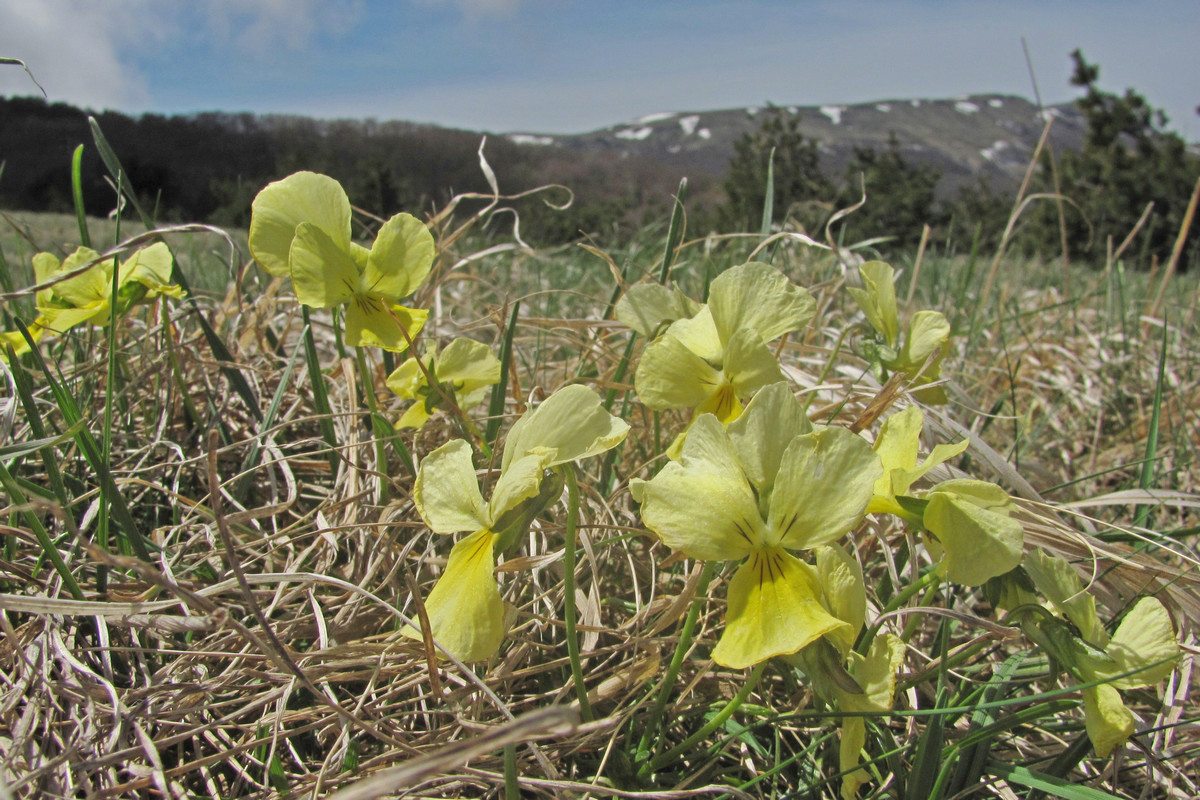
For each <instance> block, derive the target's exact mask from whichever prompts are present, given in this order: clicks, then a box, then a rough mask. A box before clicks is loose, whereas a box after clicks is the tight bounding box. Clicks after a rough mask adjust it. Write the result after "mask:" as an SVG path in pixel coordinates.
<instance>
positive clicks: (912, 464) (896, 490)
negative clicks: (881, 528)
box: [867, 406, 970, 517]
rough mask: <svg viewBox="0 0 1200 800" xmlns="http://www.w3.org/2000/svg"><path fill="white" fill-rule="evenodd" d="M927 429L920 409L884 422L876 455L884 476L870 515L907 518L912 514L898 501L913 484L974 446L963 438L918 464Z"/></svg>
mask: <svg viewBox="0 0 1200 800" xmlns="http://www.w3.org/2000/svg"><path fill="white" fill-rule="evenodd" d="M924 427H925V414H924V412H923V411H921V409H920V407H919V406H909V407H908V408H906V409H904V410H903V411H899V412H897V413H895V414H892V415H891V416H890V417H888V418H887V419H886V420H884V422H883V426H882V427H881V428H880V430H879V436H878V437H877V438H876V439H875V452H876V453H878V454H879V460H880V462H882V464H883V476H882V477H880V479H879V480H878V482H876V484H875V496H874V497H872V498H871V503H870V504H869V505H868V506H867V513H868V514H880V513H884V514H895V515H896V516H900V517H904V516H907V515H908V512H907V511H905V509H904V508H903V507H902V506H901V505H900V504H899V502H898V501H897V500H896V498H897V497H899V496H904V495H908V494H909V493H910V491H911V489H912V485H913V484H914V483H916V482H917V481H918V480H920V479H921V478H922V477H924V475H925V473H927V472H929V471H930V470H931V469H933V468H934V467H936V466H937V465H938V464H942V463H944V462H946V461H949V460H950V459H952V458H954V457H955V456H957V455H959V454H960V453H962V452H963V451H964V450H966V449H967V446H968V445H969V444H970V442H969V441H968V440H966V439H963V440H962V441H960V442H955V443H954V444H939V445H935V446H934V448H933V451H932V452H931V453H930V454H929V456H928V457H927V458H926V459H925V460H924V461H922V462H921V463H920V464H918V463H917V456H918V450H919V448H920V444H921V429H922V428H924Z"/></svg>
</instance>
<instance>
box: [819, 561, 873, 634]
mask: <svg viewBox="0 0 1200 800" xmlns="http://www.w3.org/2000/svg"><path fill="white" fill-rule="evenodd" d="M815 555H816V557H817V575H818V576H820V583H821V589H822V594H823V596H824V601H825V602H824V605H825V608H826V609H828V611H829V613H830V614H832V615H833V616H835V617H837V618H838V619H840V620H842V621H843V622H846V623H849V628H847V629H844V630H841V631H836V632H835V633H834V634H830V637H831V638H833V639H834V644H835V645H837V647H838V650H839V651H840V652H841V654H842V656H843V657H844V656H845V655H846V653H847V652H849V651H850V649H851V648H852V647H854V640H855V639H856V638H857V637H858V632H859V631H861V630H862V627H863V623H864V622H865V621H866V618H867V590H866V585H865V583H864V581H863V572H862V567H861V566H859V563H858V562H857V561H855V560H854V559H853V558H852V557H851V556H850V554H849V553H847V552H846V551H845V550H843V549H842V548H841V547H838V546H837V545H825V546H822V547H818V548H817V549H816V553H815ZM838 633H840V634H844V635H842V636H835V634H838Z"/></svg>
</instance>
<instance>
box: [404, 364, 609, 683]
mask: <svg viewBox="0 0 1200 800" xmlns="http://www.w3.org/2000/svg"><path fill="white" fill-rule="evenodd" d="M628 432H629V426H628V425H627V424H626V423H625V422H623V421H622V420H619V419H617V418H616V417H614V416H612V415H611V414H609V413H608V412H607V411H605V410H604V408H603V406H602V405H601V403H600V398H599V397H598V396H597V395H596V393H595V392H593V391H592V390H591V389H589V388H587V387H585V386H579V385H571V386H566V387H564V388H562V389H560V390H558V391H557V392H555V393H554V394H552V395H551V396H550V397H548V398H546V401H545V402H544V403H542V404H541V405H540V406H538V407H537V408H535V409H534V410H532V411H530V412H528V413H526V414H525V415H524V416H522V417H521V418H520V419H519V420H517V422H516V424H515V425H513V427H512V430H510V431H509V434H508V438H507V440H506V441H505V444H504V454H503V456H502V458H501V462H500V477H499V478H498V479H497V480H496V484H495V486H494V487H493V488H492V496H491V498H490V499H489V500H487V501H484V499H483V495H482V494H481V492H480V491H479V482H478V480H476V478H475V467H474V465H473V464H472V462H471V448H470V445H469V444H467V442H465V441H463V440H461V439H456V440H454V441H451V442H448V443H447V444H445V445H442V446H441V447H439V448H438V449H436V450H434V451H433V452H432V453H430V454H429V455H427V456H426V457H425V458H424V459H423V460H422V461H421V465H420V467H419V469H418V470H417V480H416V484H415V486H414V488H413V503H414V505H415V506H416V508H417V512H418V513H419V514H420V515H421V518H422V519H423V520H424V521H425V524H426V525H428V526H429V528H430V530H432V531H433V532H434V533H442V534H450V533H460V532H470V535H469V536H467V537H466V538H464V539H462V540H460V541H459V542H458V543H457V544H455V545H454V547H453V548H452V549H451V551H450V559H449V562H448V563H447V564H446V569H445V572H443V573H442V576H441V578H440V579H439V580H438V582H437V584H436V585H435V586H434V587H433V591H432V592H430V594H429V597H428V598H427V599H426V600H425V610H426V612H427V613H428V616H429V624H430V628H431V630H432V632H433V636H434V638H435V639H436V640H437V641H438V642H439V643H440V644H441V645H442V647H444V648H445V649H446V651H447V652H448V653H450V654H451V655H453V656H455V657H456V658H459V659H461V660H463V661H482V660H485V659H488V658H491V657H492V655H494V654H495V653H496V651H497V650H498V649H499V647H500V643H501V642H502V641H503V639H504V630H505V628H504V603H503V601H502V600H501V597H500V587H499V585H498V584H497V583H496V577H495V575H494V572H493V571H494V569H495V564H496V562H495V549H496V547H497V545H498V543H500V544H503V543H502V542H500V538H501V535H502V534H503V533H504V532H505V531H506V530H507V529H508V528H509V527H510V526H511V525H512V524H513V523H514V521H515V520H517V519H519V518H522V517H524V518H525V519H528V518H530V516H531V515H530V514H529V513H528V509H527V502H528V501H531V500H534V499H536V498H538V497H539V493H541V492H542V490H543V483H544V481H545V470H547V469H549V468H551V467H554V466H557V465H560V464H566V463H569V462H572V461H578V460H579V459H582V458H587V457H588V456H592V455H596V454H597V453H602V452H604V451H605V450H608V449H610V448H612V447H615V446H616V445H617V444H619V443H620V442H621V441H622V440H623V439H624V438H625V435H626V434H627V433H628ZM556 497H557V496H555V497H543V498H542V500H543V501H544V502H545V503H549V502H552V501H553V500H555V499H556ZM523 504H526V505H523ZM537 510H539V509H534V513H536V511H537ZM403 633H404V634H405V635H407V636H410V637H412V638H416V639H420V638H421V632H420V631H418V630H416V629H414V628H406V629H404V631H403Z"/></svg>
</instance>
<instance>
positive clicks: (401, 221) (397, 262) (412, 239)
mask: <svg viewBox="0 0 1200 800" xmlns="http://www.w3.org/2000/svg"><path fill="white" fill-rule="evenodd" d="M435 250H436V248H435V246H434V242H433V234H431V233H430V232H429V228H427V227H425V223H423V222H421V221H420V220H419V219H417V218H416V217H414V216H413V215H412V214H397V215H395V216H394V217H392V218H391V219H389V220H388V221H387V222H385V223H384V224H383V227H381V228H380V229H379V233H378V234H377V235H376V237H375V244H374V245H373V246H372V247H371V254H370V256H369V257H368V258H367V265H366V269H365V270H364V272H363V277H364V279H365V282H366V285H367V287H369V289H370V291H371V292H372V293H373V294H376V295H378V296H380V297H383V298H386V299H388V300H391V301H393V302H395V301H397V300H400V299H401V298H403V297H407V296H408V295H410V294H412V293H413V292H415V291H416V290H417V288H418V287H419V286H420V285H421V284H422V283H424V282H425V279H426V278H427V277H429V270H430V269H431V268H432V267H433V259H434V254H435Z"/></svg>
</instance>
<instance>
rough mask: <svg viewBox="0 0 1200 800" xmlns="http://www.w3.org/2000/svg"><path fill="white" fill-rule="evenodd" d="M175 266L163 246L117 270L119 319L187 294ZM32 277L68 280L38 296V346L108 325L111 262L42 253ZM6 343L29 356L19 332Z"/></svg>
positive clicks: (87, 251)
mask: <svg viewBox="0 0 1200 800" xmlns="http://www.w3.org/2000/svg"><path fill="white" fill-rule="evenodd" d="M89 263H90V264H91V266H90V267H89V266H87V265H88V264H89ZM171 266H172V258H171V251H170V249H169V248H168V247H167V246H166V245H165V244H163V243H162V242H158V243H156V244H152V245H150V246H149V247H145V248H142V249H139V250H136V251H134V252H133V254H132V255H130V256H129V258H127V259H125V261H123V262H121V263H120V264H119V265H118V266H117V268H116V269H117V297H116V306H117V313H118V314H123V313H125V312H126V311H128V310H129V309H130V308H131V307H133V306H134V305H137V304H138V303H146V302H150V301H151V300H154V299H155V298H157V297H159V296H167V297H175V298H179V297H182V296H183V290H182V289H180V287H178V286H176V285H174V284H172V283H171ZM85 267H86V268H85ZM81 270H82V271H81ZM33 273H34V276H35V279H36V281H37V283H39V284H42V283H46V282H48V281H54V280H56V279H58V278H59V277H60V276H70V277H63V278H62V279H61V280H57V282H56V283H54V285H53V286H50V287H48V288H45V289H41V290H39V291H38V293H37V300H36V304H37V310H38V316H37V318H36V319H35V320H34V321H33V324H31V325H30V326H29V333H30V335H31V336H32V337H33V339H34V341H39V340H40V339H41V338H42V336H44V335H45V334H46V333H47V332H54V333H64V332H66V331H68V330H70V329H71V328H73V327H75V326H76V325H80V324H82V323H84V322H90V323H92V324H93V325H98V326H100V327H104V326H107V325H108V320H109V317H110V315H111V312H112V306H113V297H112V288H113V259H112V258H101V254H100V253H98V252H96V251H95V250H92V249H91V248H88V247H80V248H77V249H76V250H75V252H74V253H72V254H71V255H69V256H67V257H66V258H65V259H63V260H62V261H61V262H60V261H59V260H58V258H57V257H55V256H54V255H53V254H52V253H38V254H37V255H35V256H34V257H33ZM72 273H78V274H76V275H72ZM3 341H5V342H8V343H10V344H12V346H13V349H14V350H15V351H16V353H17V355H21V354H22V353H26V352H28V351H29V345H28V343H27V342H26V341H25V337H23V336H21V334H20V332H10V333H5V334H4V339H3Z"/></svg>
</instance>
